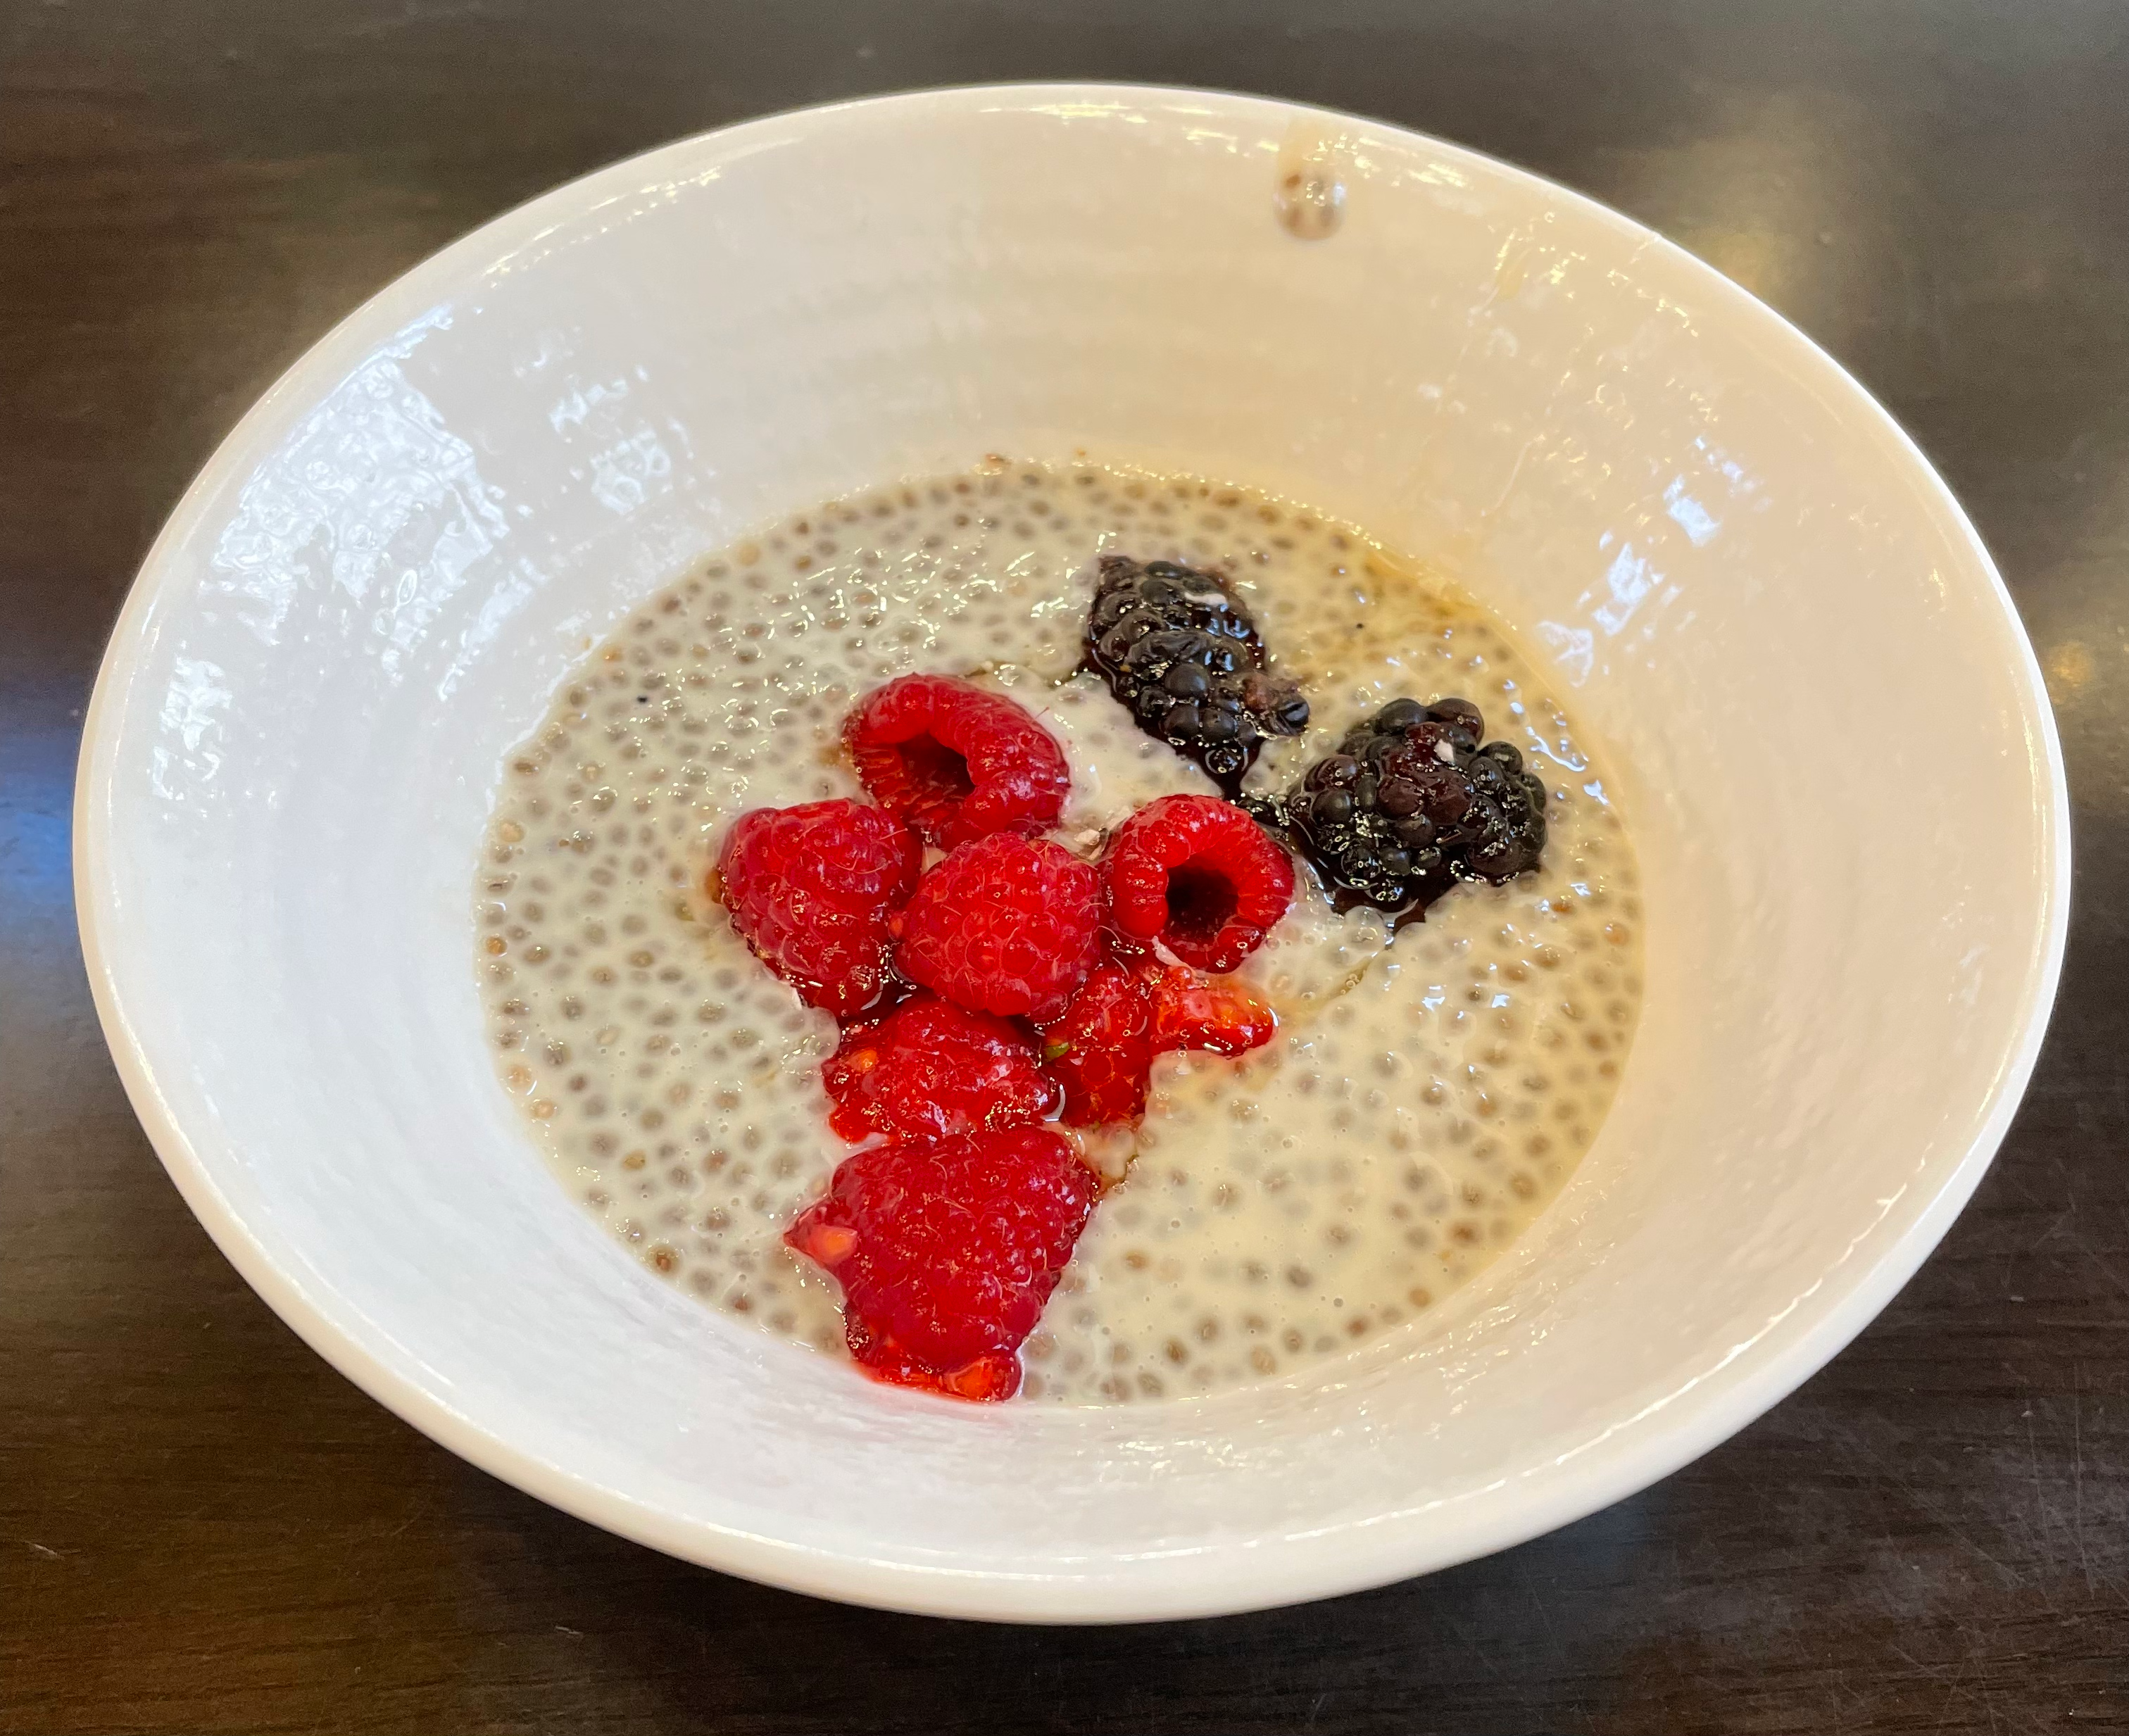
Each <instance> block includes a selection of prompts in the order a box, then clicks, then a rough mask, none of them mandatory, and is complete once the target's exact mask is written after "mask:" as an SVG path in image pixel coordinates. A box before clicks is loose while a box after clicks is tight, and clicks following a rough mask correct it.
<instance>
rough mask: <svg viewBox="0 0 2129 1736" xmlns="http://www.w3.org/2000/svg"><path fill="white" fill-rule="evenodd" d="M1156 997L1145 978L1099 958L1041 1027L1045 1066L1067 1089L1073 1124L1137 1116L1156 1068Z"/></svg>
mask: <svg viewBox="0 0 2129 1736" xmlns="http://www.w3.org/2000/svg"><path fill="white" fill-rule="evenodd" d="M1152 1024H1153V996H1152V994H1151V992H1150V987H1149V985H1148V982H1147V979H1146V977H1145V975H1144V974H1143V973H1141V972H1139V971H1136V970H1134V969H1131V968H1129V967H1128V966H1126V965H1123V964H1117V963H1103V964H1098V965H1096V966H1095V967H1094V968H1093V971H1091V972H1090V973H1088V977H1087V980H1086V981H1085V982H1083V983H1082V984H1080V986H1079V993H1077V994H1076V995H1074V996H1073V997H1072V998H1071V1000H1070V1001H1069V1002H1068V1003H1067V1004H1066V1006H1065V1011H1063V1012H1062V1013H1061V1014H1060V1015H1058V1017H1057V1018H1056V1019H1055V1020H1053V1021H1052V1022H1051V1023H1050V1024H1047V1025H1044V1026H1043V1027H1042V1064H1043V1065H1044V1066H1045V1067H1046V1068H1049V1069H1050V1073H1051V1074H1052V1075H1053V1076H1054V1077H1055V1079H1056V1080H1057V1082H1058V1083H1059V1084H1060V1085H1061V1086H1063V1087H1065V1114H1064V1119H1065V1120H1066V1121H1067V1122H1069V1124H1070V1125H1073V1126H1074V1127H1098V1126H1102V1125H1105V1124H1107V1123H1109V1122H1114V1121H1136V1120H1138V1118H1139V1117H1140V1116H1141V1115H1144V1114H1145V1087H1146V1076H1147V1074H1148V1073H1150V1071H1151V1070H1152V1068H1153V1037H1152Z"/></svg>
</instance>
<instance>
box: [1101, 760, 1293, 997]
mask: <svg viewBox="0 0 2129 1736" xmlns="http://www.w3.org/2000/svg"><path fill="white" fill-rule="evenodd" d="M1102 880H1103V886H1104V887H1105V889H1106V890H1107V893H1108V901H1109V920H1111V921H1112V923H1114V924H1115V925H1116V927H1117V930H1118V932H1120V933H1121V934H1122V935H1123V936H1124V937H1125V938H1126V939H1130V940H1136V941H1141V942H1145V941H1150V940H1155V939H1158V940H1160V942H1161V943H1162V944H1164V945H1165V946H1166V947H1167V949H1169V951H1170V952H1171V953H1173V954H1175V956H1176V957H1177V958H1180V959H1181V960H1182V961H1183V962H1184V963H1185V964H1194V965H1196V966H1197V967H1198V969H1200V970H1204V971H1214V972H1218V971H1231V970H1232V969H1233V968H1235V967H1236V965H1238V964H1240V963H1241V962H1242V960H1243V959H1245V958H1247V957H1248V956H1249V955H1250V953H1252V952H1253V951H1255V949H1256V945H1257V943H1258V942H1259V941H1260V940H1262V939H1264V937H1265V935H1266V933H1268V932H1269V930H1270V929H1271V927H1272V925H1273V924H1274V923H1275V922H1277V921H1278V920H1279V918H1280V917H1282V916H1284V915H1285V914H1286V907H1287V906H1288V904H1289V903H1291V902H1292V901H1293V862H1292V861H1291V860H1290V859H1288V856H1287V854H1286V852H1285V851H1284V850H1283V849H1280V848H1279V845H1278V844H1275V843H1274V842H1273V841H1272V840H1271V839H1269V838H1268V837H1266V836H1265V832H1264V829H1263V828H1262V827H1261V826H1260V825H1257V823H1256V822H1255V820H1252V819H1250V816H1248V815H1247V814H1245V813H1244V812H1243V811H1241V809H1240V808H1238V807H1236V806H1233V805H1232V804H1231V803H1228V802H1225V801H1215V800H1213V798H1212V797H1209V796H1163V797H1160V798H1159V799H1158V800H1156V801H1150V802H1148V803H1147V804H1146V805H1145V806H1144V807H1142V808H1141V809H1140V810H1139V811H1137V812H1136V814H1134V815H1132V816H1131V818H1130V819H1128V820H1126V821H1124V823H1123V824H1122V825H1120V826H1118V827H1117V830H1116V834H1115V835H1114V836H1113V837H1112V838H1111V839H1110V840H1109V849H1108V854H1107V855H1106V856H1105V857H1104V858H1103V862H1102Z"/></svg>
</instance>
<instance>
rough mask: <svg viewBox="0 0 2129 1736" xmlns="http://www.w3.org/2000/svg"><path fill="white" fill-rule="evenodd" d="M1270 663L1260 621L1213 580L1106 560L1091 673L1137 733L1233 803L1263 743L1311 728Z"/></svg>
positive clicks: (1170, 566)
mask: <svg viewBox="0 0 2129 1736" xmlns="http://www.w3.org/2000/svg"><path fill="white" fill-rule="evenodd" d="M1266 661H1267V659H1266V657H1265V645H1264V640H1262V638H1260V636H1259V635H1258V633H1257V625H1256V622H1255V621H1254V620H1252V619H1251V618H1250V611H1249V610H1248V609H1247V608H1246V607H1245V606H1244V605H1243V603H1242V602H1241V598H1239V597H1236V595H1235V593H1234V592H1232V591H1231V590H1230V589H1229V588H1228V586H1227V582H1226V580H1225V579H1224V578H1221V577H1220V576H1219V575H1218V574H1217V573H1201V572H1199V571H1198V570H1197V569H1196V568H1193V567H1183V566H1178V565H1177V564H1175V563H1174V561H1166V560H1150V561H1145V562H1140V561H1136V560H1133V559H1131V558H1130V557H1129V556H1128V555H1123V554H1104V555H1103V556H1102V558H1101V562H1100V568H1099V576H1098V578H1097V579H1096V581H1095V586H1094V600H1093V605H1092V606H1090V607H1089V608H1088V611H1087V659H1086V664H1085V667H1087V668H1090V669H1092V670H1093V671H1094V672H1095V673H1098V674H1099V675H1100V676H1101V677H1102V678H1103V680H1104V681H1106V682H1107V683H1108V684H1109V691H1110V692H1112V693H1113V694H1115V695H1116V697H1117V702H1119V703H1120V704H1122V705H1123V706H1126V707H1127V708H1128V709H1129V710H1130V711H1131V716H1134V717H1135V718H1136V719H1137V720H1138V725H1139V727H1140V728H1141V729H1142V730H1145V732H1146V733H1147V734H1148V735H1155V736H1158V737H1159V738H1160V740H1163V741H1165V742H1166V743H1167V744H1169V746H1170V747H1172V748H1174V749H1175V751H1176V752H1177V753H1179V754H1182V755H1183V756H1184V758H1185V759H1194V760H1196V761H1197V762H1198V764H1200V765H1201V766H1203V767H1204V768H1205V769H1206V771H1207V773H1210V774H1211V776H1212V779H1213V780H1214V782H1217V783H1218V784H1219V786H1220V787H1221V788H1222V790H1224V791H1226V793H1227V794H1228V795H1229V796H1233V795H1234V794H1236V792H1238V791H1239V790H1240V789H1241V785H1242V774H1243V773H1245V772H1246V771H1248V770H1249V768H1250V764H1251V763H1253V762H1254V761H1255V759H1256V757H1257V749H1259V748H1260V747H1261V746H1262V745H1263V744H1264V742H1265V739H1266V738H1267V737H1269V736H1273V735H1299V734H1300V733H1301V731H1302V730H1305V729H1307V727H1308V702H1307V700H1306V699H1304V698H1303V697H1302V694H1301V690H1300V689H1299V688H1298V687H1296V686H1295V685H1294V684H1293V683H1292V682H1290V681H1284V680H1281V679H1279V678H1278V677H1276V676H1274V675H1271V674H1269V673H1267V672H1266V670H1265V663H1266Z"/></svg>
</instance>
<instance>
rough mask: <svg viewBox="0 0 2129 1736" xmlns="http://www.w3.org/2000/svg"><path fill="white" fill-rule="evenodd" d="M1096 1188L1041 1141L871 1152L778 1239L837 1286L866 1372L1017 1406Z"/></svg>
mask: <svg viewBox="0 0 2129 1736" xmlns="http://www.w3.org/2000/svg"><path fill="white" fill-rule="evenodd" d="M1098 1186H1099V1184H1098V1182H1097V1180H1096V1177H1095V1176H1094V1172H1093V1171H1092V1170H1090V1169H1089V1168H1088V1167H1087V1166H1086V1165H1085V1164H1084V1163H1081V1162H1080V1161H1079V1157H1078V1155H1077V1154H1076V1153H1074V1150H1073V1149H1072V1146H1071V1144H1070V1143H1069V1141H1067V1140H1065V1139H1063V1138H1062V1137H1060V1135H1059V1134H1055V1133H1052V1132H1050V1130H1047V1129H1045V1128H1041V1127H1016V1128H1011V1129H1007V1130H1003V1131H999V1132H984V1133H977V1134H965V1135H963V1136H961V1137H959V1138H955V1139H912V1140H905V1141H902V1142H898V1143H895V1144H886V1145H874V1146H869V1147H868V1148H866V1149H864V1150H862V1151H860V1152H856V1153H853V1154H852V1155H851V1156H850V1157H848V1158H845V1159H844V1160H843V1162H842V1163H841V1164H839V1165H838V1166H837V1167H836V1172H835V1175H834V1176H833V1177H831V1180H830V1182H829V1183H828V1191H827V1193H826V1195H825V1196H823V1197H822V1198H821V1199H819V1200H817V1201H815V1202H814V1203H813V1204H812V1206H808V1207H807V1209H806V1210H805V1211H804V1212H803V1213H802V1214H800V1215H799V1217H798V1221H797V1222H796V1223H794V1224H793V1225H792V1226H791V1228H790V1229H788V1230H787V1231H786V1232H785V1234H784V1238H783V1239H784V1241H785V1242H786V1243H787V1244H789V1245H790V1246H791V1247H792V1248H794V1249H795V1250H797V1251H798V1253H802V1254H803V1255H805V1256H806V1258H808V1259H810V1260H812V1261H813V1262H814V1263H815V1264H817V1265H818V1266H820V1267H821V1268H822V1269H823V1270H825V1271H826V1272H828V1273H829V1274H830V1275H831V1277H834V1278H835V1279H836V1282H839V1283H840V1284H841V1286H842V1290H843V1336H844V1339H845V1341H846V1342H847V1343H848V1344H849V1345H850V1354H851V1355H852V1356H853V1357H854V1358H856V1360H857V1362H858V1363H859V1365H860V1367H863V1368H864V1369H865V1370H866V1371H867V1372H869V1373H871V1374H873V1375H874V1377H877V1378H879V1379H881V1380H885V1381H889V1382H894V1383H895V1384H898V1385H901V1386H922V1387H924V1388H926V1389H927V1390H929V1391H935V1392H945V1393H950V1394H952V1395H954V1396H957V1397H960V1398H970V1399H1003V1398H1010V1397H1012V1395H1013V1394H1014V1393H1015V1392H1016V1391H1018V1390H1019V1387H1020V1359H1019V1355H1018V1352H1019V1349H1020V1346H1021V1344H1022V1340H1024V1339H1026V1337H1027V1335H1028V1334H1029V1333H1031V1332H1032V1331H1033V1330H1034V1329H1035V1325H1036V1321H1037V1320H1040V1319H1041V1317H1042V1309H1043V1305H1044V1304H1045V1302H1047V1301H1049V1300H1050V1291H1052V1290H1053V1289H1055V1287H1056V1284H1057V1277H1058V1274H1059V1273H1060V1272H1062V1271H1063V1270H1064V1269H1065V1262H1066V1261H1067V1260H1069V1258H1071V1256H1072V1247H1073V1244H1074V1243H1075V1242H1076V1241H1077V1240H1078V1239H1079V1232H1080V1231H1081V1230H1082V1229H1084V1228H1085V1227H1086V1223H1087V1216H1088V1213H1089V1212H1090V1211H1092V1210H1093V1206H1094V1198H1095V1195H1096V1193H1097V1192H1098Z"/></svg>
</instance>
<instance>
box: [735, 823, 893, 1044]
mask: <svg viewBox="0 0 2129 1736" xmlns="http://www.w3.org/2000/svg"><path fill="white" fill-rule="evenodd" d="M923 860H924V852H923V848H922V845H921V844H918V842H917V835H916V834H915V833H913V832H912V831H911V830H909V828H908V827H907V826H906V825H903V823H902V822H901V821H900V820H897V819H896V818H895V817H894V816H893V815H892V814H889V813H888V812H886V811H884V809H880V808H872V807H866V806H863V805H862V804H861V803H859V802H855V801H809V802H807V803H805V804H803V806H798V807H793V808H755V809H754V810H753V811H751V812H749V813H745V814H742V815H741V816H740V817H739V818H738V819H737V820H735V821H733V822H732V828H731V831H730V833H728V834H727V835H726V838H725V844H724V849H723V850H722V853H721V854H719V856H718V858H717V882H716V884H715V886H714V887H713V892H714V893H715V895H716V896H717V897H720V898H721V899H722V901H723V903H724V906H725V908H726V911H729V912H730V913H731V920H732V926H733V927H734V928H736V929H737V930H739V932H740V934H741V935H742V936H743V937H744V938H745V941H746V944H748V945H749V946H750V947H751V948H753V949H754V952H755V956H756V957H757V958H760V960H761V961H762V962H763V963H764V964H766V965H768V967H769V968H770V969H771V970H773V971H774V972H775V973H777V975H778V976H779V977H783V980H784V981H785V982H788V983H789V984H790V985H791V986H792V987H793V988H795V989H797V990H798V992H799V994H800V995H801V996H803V997H804V998H805V999H806V1000H807V1001H810V1002H811V1003H812V1005H813V1006H819V1007H825V1008H826V1010H827V1011H830V1012H831V1013H833V1014H834V1015H836V1017H837V1018H838V1019H849V1018H854V1017H855V1016H856V1015H858V1014H860V1013H862V1012H864V1011H865V1010H866V1009H867V1008H868V1007H870V1006H874V1004H875V1003H877V1002H878V1001H879V999H880V997H881V996H882V994H883V992H884V991H885V990H886V989H887V988H888V986H889V984H890V983H891V982H892V981H893V973H892V972H891V971H890V970H889V968H888V947H889V944H890V936H889V935H888V916H889V914H890V912H892V911H893V909H894V908H895V907H896V906H898V905H900V904H901V903H902V902H903V901H904V900H905V899H907V897H909V894H910V892H911V889H912V887H915V885H916V884H917V870H918V869H919V868H921V867H922V863H923Z"/></svg>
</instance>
